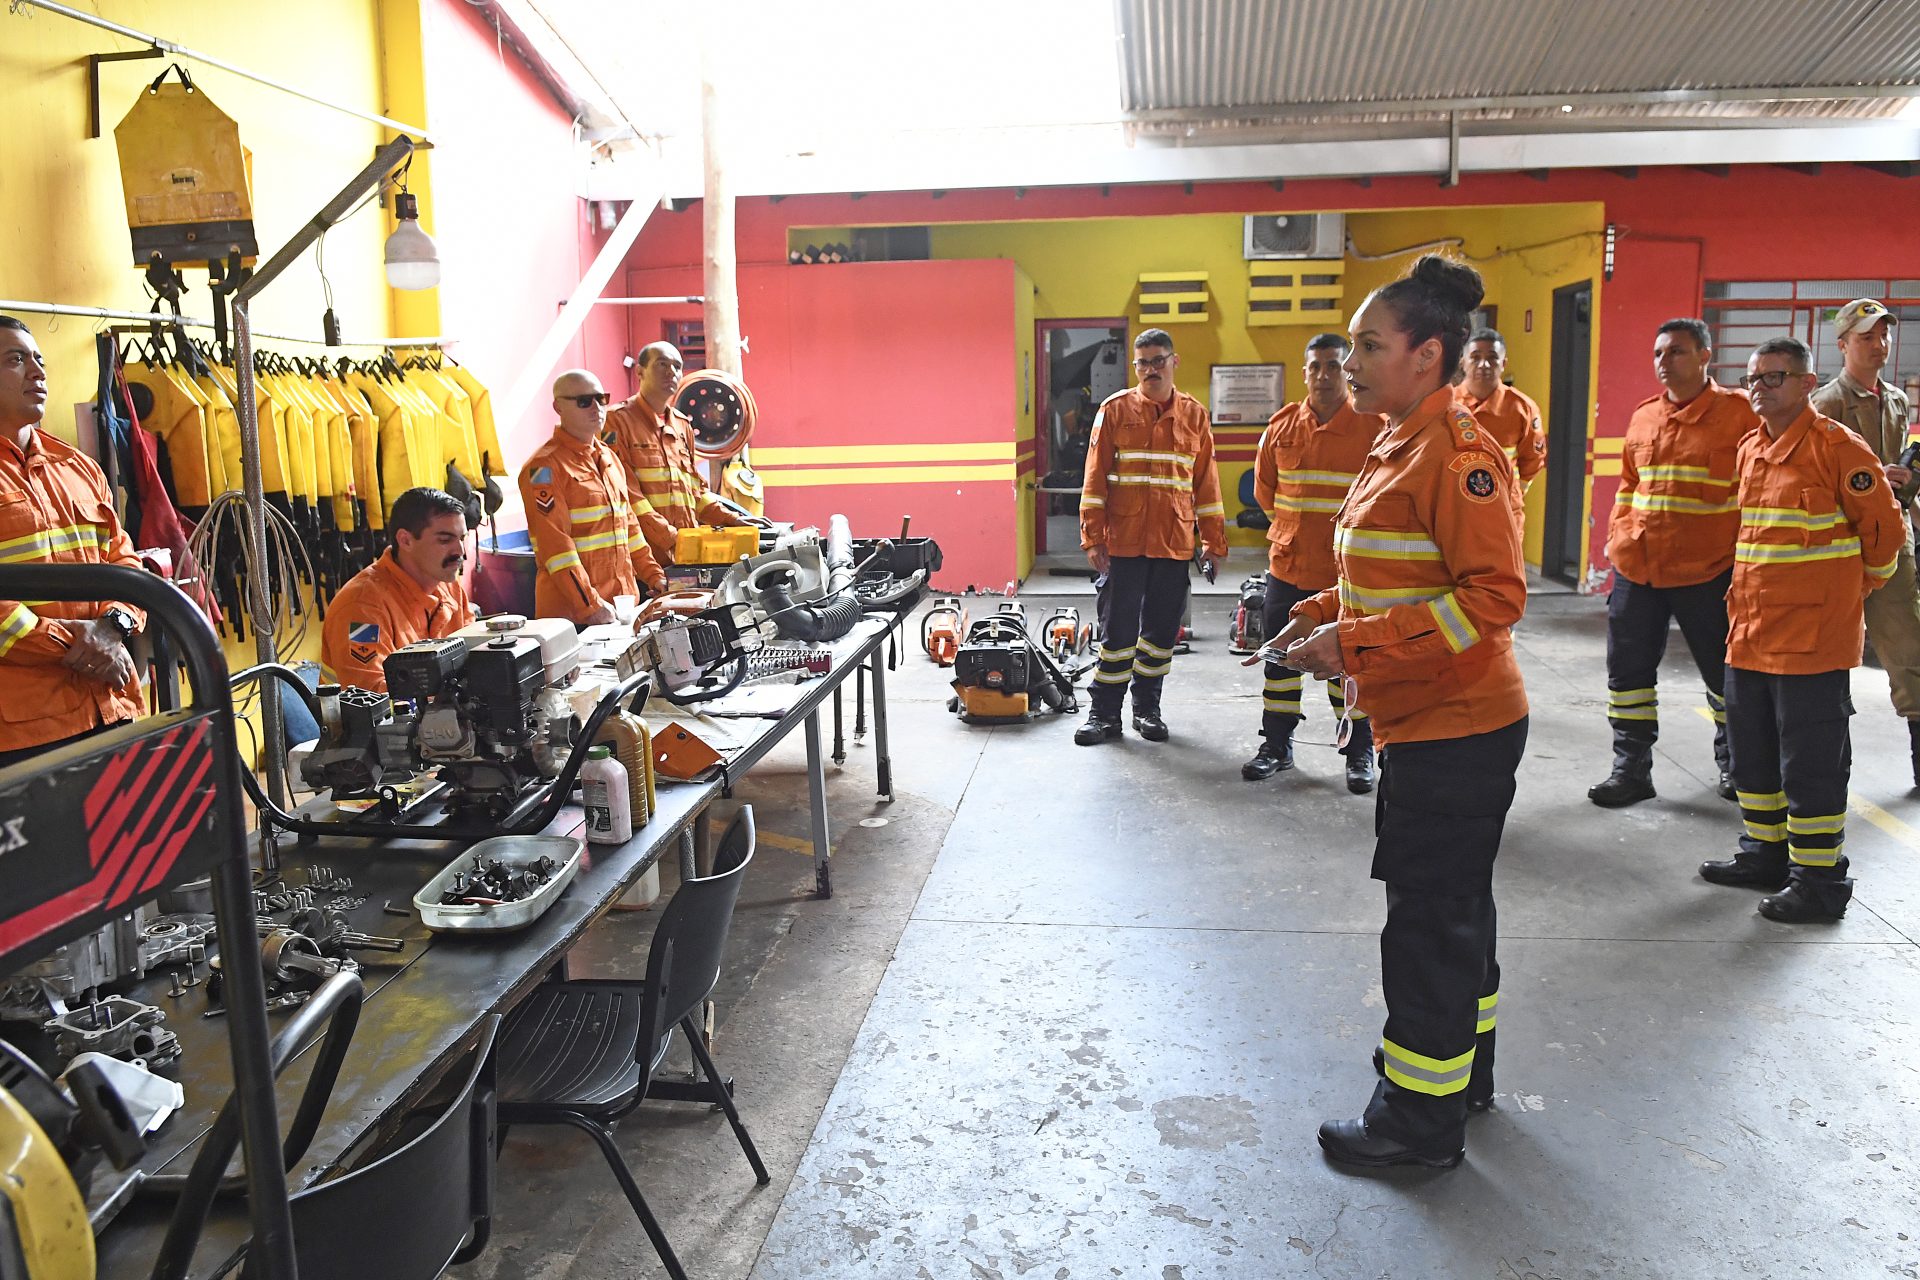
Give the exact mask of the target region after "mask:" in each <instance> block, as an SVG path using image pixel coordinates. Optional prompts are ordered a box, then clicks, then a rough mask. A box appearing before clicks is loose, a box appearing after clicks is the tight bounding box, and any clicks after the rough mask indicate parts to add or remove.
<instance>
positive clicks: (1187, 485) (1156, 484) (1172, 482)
mask: <svg viewBox="0 0 1920 1280" xmlns="http://www.w3.org/2000/svg"><path fill="white" fill-rule="evenodd" d="M1107 483H1108V484H1138V485H1147V486H1149V487H1152V488H1156V489H1180V490H1187V489H1191V488H1192V487H1193V481H1191V480H1188V479H1184V478H1182V479H1175V478H1174V477H1173V476H1146V475H1128V474H1125V473H1121V472H1113V473H1109V474H1108V476H1107Z"/></svg>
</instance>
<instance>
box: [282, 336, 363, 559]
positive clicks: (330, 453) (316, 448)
mask: <svg viewBox="0 0 1920 1280" xmlns="http://www.w3.org/2000/svg"><path fill="white" fill-rule="evenodd" d="M284 385H285V387H286V390H287V392H288V394H289V395H292V396H295V397H297V398H298V399H299V400H300V402H301V404H302V405H303V406H304V407H305V408H306V411H307V413H308V415H309V417H310V418H311V419H312V422H313V477H314V487H315V488H316V489H318V490H319V493H320V505H321V507H322V509H331V510H332V511H333V513H334V519H333V524H334V527H335V528H337V529H351V528H352V527H353V523H352V521H353V510H352V508H353V504H352V502H351V501H350V500H347V499H346V497H345V494H346V491H347V490H348V489H350V488H351V487H352V484H353V477H352V475H351V474H350V473H349V472H348V471H345V470H342V469H341V468H340V467H339V466H338V460H340V459H342V458H343V457H344V454H345V448H344V446H343V444H342V443H341V442H340V441H339V440H337V439H336V438H335V437H336V435H338V434H340V433H341V432H342V431H344V429H345V427H344V421H343V415H342V414H341V412H340V408H339V406H338V405H336V404H334V403H333V401H332V400H331V399H330V398H322V396H321V395H320V393H319V391H318V390H317V388H316V387H315V385H314V381H313V379H312V378H311V377H309V376H308V375H306V374H304V373H297V374H290V375H288V376H287V378H286V380H285V384H284ZM343 502H344V503H345V506H346V511H345V514H346V520H347V523H345V524H342V523H341V522H340V517H341V514H342V511H341V506H342V503H343Z"/></svg>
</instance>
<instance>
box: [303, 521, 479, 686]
mask: <svg viewBox="0 0 1920 1280" xmlns="http://www.w3.org/2000/svg"><path fill="white" fill-rule="evenodd" d="M472 621H473V605H472V603H471V602H470V601H468V599H467V589H466V588H465V587H463V586H461V585H460V583H459V581H458V579H456V580H455V581H453V582H446V583H440V584H437V585H436V586H435V587H434V589H433V590H432V591H425V590H422V589H421V587H420V584H419V583H418V582H415V581H414V580H413V578H412V576H411V575H410V574H408V573H407V571H406V570H405V569H402V568H401V567H400V564H399V562H398V561H396V560H395V559H394V558H393V552H392V551H391V550H389V551H388V552H387V553H386V554H385V555H383V556H381V557H380V558H379V559H378V560H375V561H374V562H373V563H372V564H370V565H368V566H367V567H366V568H364V569H362V570H361V571H360V572H359V573H356V574H354V575H353V578H352V580H351V581H349V582H348V583H347V585H346V586H344V587H342V588H340V594H339V595H337V596H335V597H334V598H333V603H332V604H330V605H328V606H327V624H326V627H325V628H324V629H323V630H322V631H321V633H320V676H321V678H322V679H324V680H326V681H328V682H329V683H332V684H350V685H354V686H357V687H358V688H361V689H372V690H373V691H374V692H375V693H385V692H386V691H387V673H386V670H385V668H383V667H382V666H381V665H380V664H381V663H383V662H384V661H386V657H387V655H388V654H390V653H392V652H393V651H394V650H395V649H398V648H401V647H402V646H404V645H410V644H412V643H413V642H414V641H416V640H439V639H442V638H444V637H446V636H450V635H452V634H453V633H454V632H455V631H458V630H459V629H460V628H461V627H464V626H466V625H467V624H468V623H469V622H472Z"/></svg>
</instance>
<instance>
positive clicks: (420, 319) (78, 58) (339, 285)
mask: <svg viewBox="0 0 1920 1280" xmlns="http://www.w3.org/2000/svg"><path fill="white" fill-rule="evenodd" d="M88 7H89V8H91V9H94V10H95V11H97V12H99V13H100V14H101V16H103V17H105V18H107V19H108V20H110V21H113V22H117V23H120V24H122V25H124V26H128V27H132V28H134V29H135V30H139V31H144V32H147V33H149V34H152V35H156V36H159V37H162V38H164V39H166V40H169V41H172V42H174V43H176V44H180V45H183V46H186V47H188V48H193V49H198V50H202V51H205V52H206V53H208V54H211V55H214V56H217V57H220V58H223V59H225V60H227V61H230V62H232V63H234V64H236V65H239V66H243V67H246V68H248V69H249V70H252V71H256V72H258V73H260V74H262V75H267V76H271V77H273V78H276V79H279V80H282V81H284V82H286V83H289V84H292V85H296V86H299V87H301V88H304V89H307V90H308V91H310V92H313V93H315V94H317V95H319V96H322V97H326V98H329V99H332V100H335V101H338V102H341V103H345V104H350V105H352V106H354V107H356V108H358V109H360V110H363V111H369V112H374V113H377V114H381V115H386V116H390V117H393V118H396V119H399V120H403V121H406V122H408V123H414V124H419V123H422V121H421V119H420V116H421V111H420V110H419V108H420V106H421V105H422V102H423V98H422V95H421V92H420V84H421V79H422V77H421V74H420V61H419V58H420V50H419V39H418V31H419V3H418V0H331V2H330V3H329V4H328V5H327V6H326V12H325V14H324V15H322V14H319V13H317V12H315V11H314V10H313V9H311V8H310V7H307V6H297V5H261V4H258V3H248V2H247V0H99V2H98V3H95V4H91V5H89V6H88ZM410 30H411V32H412V33H413V35H412V39H411V41H409V40H408V38H407V33H408V32H409V31H410ZM140 47H141V46H139V45H138V44H136V43H135V42H134V41H132V40H129V39H127V38H125V37H121V36H117V35H114V34H112V33H110V32H106V31H102V30H99V29H97V28H94V27H90V26H86V25H84V24H82V23H80V22H76V21H74V20H72V19H68V18H64V17H60V16H57V15H55V14H51V13H47V12H44V11H37V10H33V9H24V8H23V9H20V10H17V11H14V10H9V9H6V8H0V120H4V121H5V122H6V127H5V128H4V129H0V297H7V298H15V299H21V300H25V301H34V302H59V303H67V304H72V305H76V306H90V307H105V308H111V309H116V310H128V311H144V310H146V308H147V306H148V297H147V294H146V291H145V289H144V287H143V284H142V280H141V271H140V269H139V268H137V267H135V266H134V265H133V261H132V246H131V242H130V239H129V235H128V231H127V222H126V206H125V201H124V197H123V195H122V190H121V182H120V171H119V160H118V154H117V151H116V149H115V146H114V140H113V127H114V125H116V124H118V123H119V121H120V119H121V118H122V117H123V116H124V115H125V114H126V112H127V110H128V109H129V108H130V107H131V106H132V104H133V103H134V101H135V100H136V99H137V97H138V95H139V93H140V92H141V91H142V89H143V88H144V87H145V86H146V85H147V84H148V83H149V82H150V81H152V80H153V79H154V77H156V76H158V75H159V74H160V72H161V71H162V70H163V69H164V68H166V67H167V66H168V65H169V64H168V60H167V59H163V58H156V59H151V60H140V61H131V62H119V63H104V64H102V66H101V69H100V82H101V132H102V136H101V137H99V138H93V139H90V138H88V137H87V136H86V135H87V55H89V54H93V53H113V52H121V51H130V50H134V49H137V48H140ZM187 66H188V71H189V73H190V74H191V75H192V77H193V80H194V83H195V85H196V86H197V87H198V88H199V89H201V90H202V91H204V92H205V93H206V94H207V96H208V97H209V98H210V99H211V100H212V101H213V102H215V103H216V104H218V105H219V107H220V108H221V109H222V110H223V111H225V112H226V113H227V114H228V115H229V116H232V117H233V118H234V120H235V121H236V122H237V123H238V125H239V129H240V139H241V142H242V143H243V144H244V145H246V146H247V147H248V148H249V149H251V150H252V152H253V202H254V207H253V216H254V228H255V232H256V235H257V238H258V241H259V244H260V247H261V258H262V260H264V259H265V258H266V257H267V256H269V255H270V254H271V253H272V252H273V251H274V250H275V249H277V248H278V247H279V246H280V245H281V244H283V243H285V242H286V241H287V240H288V239H289V238H290V237H291V236H292V235H293V234H294V233H295V232H296V231H298V230H299V228H300V227H301V226H302V225H303V224H304V223H306V222H307V220H308V219H310V218H311V217H312V216H313V215H314V213H315V212H317V211H318V210H319V209H320V207H321V206H322V205H323V204H325V203H326V202H327V201H328V200H329V199H331V198H332V197H333V195H334V194H335V193H336V192H337V191H338V190H339V189H340V187H341V186H342V185H344V184H345V183H346V182H347V181H348V180H349V179H350V178H352V177H353V176H354V175H355V174H356V173H358V172H359V171H360V170H361V169H362V168H363V167H365V165H366V163H367V161H368V160H369V159H371V158H372V156H373V153H374V151H375V149H376V148H378V147H379V146H380V145H381V144H382V143H384V142H385V141H386V140H387V139H388V137H389V136H390V135H389V134H388V132H387V131H386V130H384V129H382V128H381V127H380V126H378V125H374V124H371V123H367V122H364V121H360V120H356V119H354V118H353V117H351V116H347V115H343V114H340V113H339V112H336V111H330V110H327V109H326V108H323V107H320V106H317V105H315V104H313V103H309V102H306V101H304V100H302V99H300V98H297V97H294V96H292V95H290V94H287V93H283V92H280V91H278V90H274V89H269V88H267V87H265V86H264V85H258V84H254V83H253V82H251V81H248V80H245V79H243V78H241V77H239V76H235V75H232V74H230V73H228V72H224V71H220V70H217V69H215V68H212V67H207V66H202V65H199V64H193V63H189V64H187ZM425 177H426V174H425V167H424V164H423V163H422V162H420V161H416V162H415V164H414V167H413V175H412V183H411V185H412V189H413V190H414V192H415V193H416V194H417V195H420V196H421V197H422V200H421V207H422V222H423V224H425V225H427V226H428V228H429V229H431V222H430V217H431V215H430V212H429V207H430V201H429V200H428V199H427V198H426V197H427V194H428V193H427V191H426V182H425ZM391 226H392V223H391V220H390V217H389V216H388V215H387V214H386V213H385V212H383V210H382V208H381V206H380V205H379V204H378V203H376V204H372V205H368V206H367V207H366V208H365V209H363V210H362V211H361V212H359V213H358V214H356V215H355V216H354V217H353V218H352V219H351V220H349V221H348V222H346V223H344V224H342V225H341V226H339V227H337V228H336V229H334V230H333V231H331V232H329V233H328V235H327V239H326V268H327V277H328V279H329V280H330V281H331V284H332V292H333V305H334V309H335V311H336V312H337V313H338V315H339V317H340V322H341V325H342V327H343V328H344V329H345V330H346V331H347V333H348V336H350V337H351V336H354V335H364V336H373V337H378V336H385V335H389V334H395V333H399V334H408V333H414V334H432V333H438V332H439V329H438V327H437V326H438V322H439V321H438V303H437V300H436V298H435V295H434V294H433V293H431V292H429V293H427V294H424V295H407V301H405V302H399V301H396V300H395V299H396V296H397V295H396V293H395V291H392V290H389V289H388V288H387V285H386V279H385V274H384V269H383V267H382V265H381V258H382V245H383V242H384V241H385V239H386V236H387V234H388V232H389V230H390V229H391ZM186 276H187V284H188V292H187V293H186V295H185V297H184V299H183V301H182V310H183V311H185V312H186V313H187V314H188V315H194V316H199V317H202V318H210V317H211V315H212V306H211V302H210V300H209V297H208V294H207V292H206V280H207V277H206V273H205V271H203V270H189V271H187V272H186ZM325 307H326V302H325V300H324V298H323V296H322V290H321V280H320V274H319V271H318V270H317V268H316V266H315V259H314V256H313V255H312V254H308V255H307V256H306V257H305V258H304V259H302V260H301V261H300V262H298V263H297V264H295V265H294V266H293V267H291V268H290V269H289V270H288V271H287V272H286V274H285V275H283V276H282V277H281V278H280V279H279V280H278V281H276V282H275V283H274V284H273V285H272V286H271V287H270V288H269V289H267V290H266V291H265V292H264V293H262V294H261V296H260V298H259V299H258V300H257V301H256V302H255V304H254V306H253V309H252V315H253V322H254V325H255V327H256V328H257V329H260V330H262V331H266V332H271V333H284V334H290V335H296V336H310V337H313V338H318V337H319V336H320V315H321V312H322V311H323V310H324V309H325ZM20 319H22V320H24V321H25V322H26V323H27V324H28V326H30V327H31V328H32V329H33V331H34V335H35V338H36V340H37V341H38V342H39V344H40V347H41V349H42V350H43V351H44V352H45V353H46V356H47V362H48V378H49V381H50V383H51V393H52V394H51V398H50V407H49V409H48V413H47V425H48V427H50V428H51V429H52V430H53V431H54V432H55V433H56V434H58V435H60V436H62V437H64V438H66V439H68V440H71V439H72V438H73V435H74V422H75V413H74V406H75V404H77V403H79V402H82V401H86V400H88V399H90V398H91V396H92V394H93V385H94V378H95V371H94V355H93V335H94V333H95V331H96V329H97V328H98V327H99V326H98V325H97V324H96V323H95V322H94V321H92V320H87V319H80V318H73V317H66V318H55V317H50V316H44V315H35V314H32V313H26V312H23V313H22V314H21V315H20ZM413 324H418V325H420V326H422V327H420V328H411V327H405V326H411V325H413ZM396 326H400V327H396ZM204 336H206V337H208V338H209V339H211V336H212V335H211V333H210V332H208V333H206V334H205V335H204ZM229 649H230V658H231V659H234V660H239V661H245V662H251V660H252V653H253V646H252V642H251V640H249V641H248V642H247V643H246V644H244V645H230V646H229ZM318 649H319V627H318V626H317V625H315V626H312V627H311V628H310V630H309V632H308V635H307V638H306V643H305V644H304V645H303V646H302V656H306V657H313V656H317V654H318Z"/></svg>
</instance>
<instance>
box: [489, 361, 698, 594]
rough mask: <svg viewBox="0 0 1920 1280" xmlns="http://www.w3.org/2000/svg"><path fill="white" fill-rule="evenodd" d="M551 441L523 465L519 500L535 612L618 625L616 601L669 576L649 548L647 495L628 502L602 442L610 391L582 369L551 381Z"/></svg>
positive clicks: (655, 587) (658, 588)
mask: <svg viewBox="0 0 1920 1280" xmlns="http://www.w3.org/2000/svg"><path fill="white" fill-rule="evenodd" d="M553 411H554V413H555V414H556V415H558V416H559V419H560V425H559V426H557V427H555V428H554V432H553V438H552V439H551V440H549V441H547V442H546V443H545V444H543V445H541V446H540V448H539V449H537V450H535V451H534V455H533V456H532V457H531V458H528V459H527V465H526V466H524V467H522V468H520V499H521V501H522V502H523V503H524V504H525V506H526V510H527V534H528V537H529V538H530V539H531V540H532V542H533V556H534V561H535V566H534V579H533V607H534V612H535V613H537V614H538V615H539V616H540V617H543V618H565V619H567V620H568V621H570V622H572V623H574V624H576V625H578V626H592V625H595V624H598V623H605V622H612V621H614V612H613V600H614V597H615V596H622V595H629V596H638V595H639V594H640V593H639V587H640V586H645V587H647V588H648V589H650V590H652V591H654V592H663V591H665V590H666V589H667V575H666V574H665V573H663V572H661V570H660V564H659V562H658V561H656V560H655V559H654V558H653V553H652V552H651V551H649V550H648V549H647V539H646V536H645V535H644V534H643V533H641V531H640V525H639V522H638V513H641V512H642V511H643V509H646V508H647V501H646V499H645V498H640V497H633V498H631V499H630V498H629V495H628V492H627V478H626V476H625V475H624V474H623V473H622V471H621V468H620V462H619V460H618V459H617V458H615V457H614V456H613V452H612V450H610V449H608V448H607V446H606V445H604V444H602V443H601V442H600V432H601V429H602V428H603V427H604V426H605V425H606V417H607V393H606V392H605V391H604V390H603V389H602V388H601V386H600V379H598V378H596V377H594V376H593V374H591V373H589V372H588V371H587V370H585V369H570V370H568V371H567V372H566V373H563V374H561V375H560V376H559V377H558V378H556V379H555V380H554V384H553Z"/></svg>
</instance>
